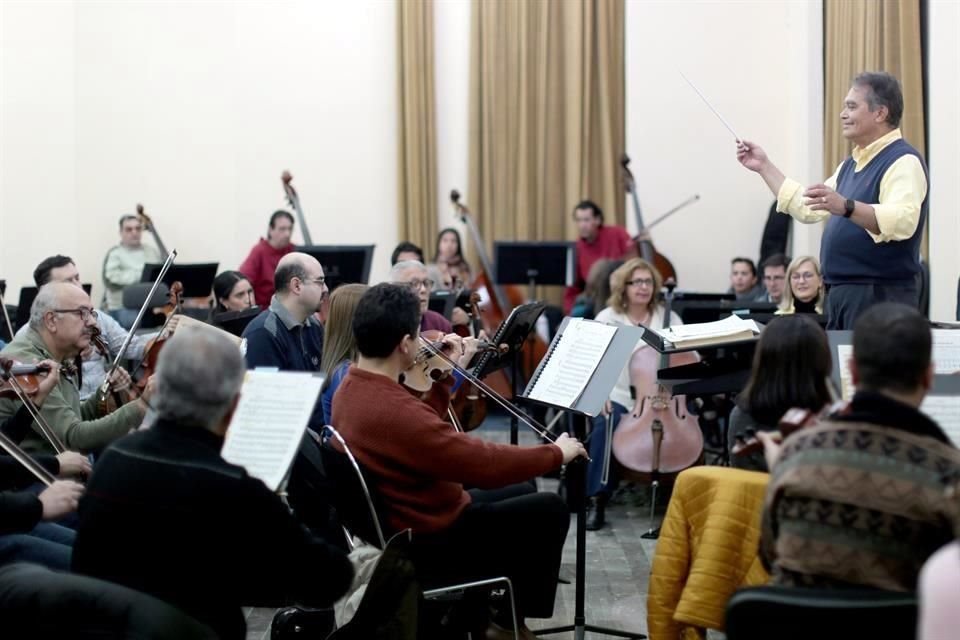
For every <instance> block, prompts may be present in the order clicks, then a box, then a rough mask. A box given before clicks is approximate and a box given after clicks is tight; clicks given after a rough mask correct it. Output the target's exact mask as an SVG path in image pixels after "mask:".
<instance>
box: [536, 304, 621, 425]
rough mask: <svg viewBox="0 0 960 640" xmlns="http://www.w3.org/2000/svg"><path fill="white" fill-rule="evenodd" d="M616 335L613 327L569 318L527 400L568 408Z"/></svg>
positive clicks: (588, 380)
mask: <svg viewBox="0 0 960 640" xmlns="http://www.w3.org/2000/svg"><path fill="white" fill-rule="evenodd" d="M616 333H617V328H616V327H614V326H611V325H607V324H603V323H602V322H594V321H592V320H584V319H582V318H571V319H570V321H569V322H568V323H567V328H566V329H564V331H563V335H562V336H561V337H560V342H558V343H557V346H556V349H554V351H553V353H552V354H551V355H550V359H549V360H548V361H547V363H546V364H545V365H544V366H543V369H542V370H541V371H540V377H539V378H537V383H536V385H535V386H534V387H533V389H532V390H531V391H530V396H529V397H530V398H532V399H533V400H539V401H540V402H547V403H549V404H552V405H555V406H560V407H567V408H572V407H573V405H574V404H575V403H576V402H577V399H579V398H580V395H581V394H582V393H583V390H584V389H585V388H586V386H587V383H588V382H590V378H591V377H592V376H593V372H594V371H596V370H597V365H599V364H600V360H602V359H603V354H605V353H606V352H607V347H609V346H610V342H611V341H612V340H613V337H614V335H616Z"/></svg>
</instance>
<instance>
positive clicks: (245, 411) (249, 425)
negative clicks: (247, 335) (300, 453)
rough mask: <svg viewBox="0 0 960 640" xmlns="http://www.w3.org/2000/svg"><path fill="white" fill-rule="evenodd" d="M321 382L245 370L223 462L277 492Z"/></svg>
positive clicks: (297, 374) (295, 375)
mask: <svg viewBox="0 0 960 640" xmlns="http://www.w3.org/2000/svg"><path fill="white" fill-rule="evenodd" d="M322 385H323V377H322V376H315V375H313V374H311V373H301V372H297V371H265V370H259V369H255V370H253V371H247V374H246V378H245V379H244V381H243V388H242V389H241V391H240V403H239V405H238V406H237V410H236V412H235V413H234V414H233V419H232V420H231V421H230V428H229V430H228V431H227V437H226V440H225V441H224V443H223V450H222V451H221V452H220V453H221V455H222V456H223V459H224V460H226V461H227V462H230V463H232V464H236V465H239V466H241V467H243V468H244V469H246V470H247V473H249V474H250V475H251V476H253V477H254V478H259V479H260V480H262V481H263V483H264V484H265V485H267V487H268V488H269V489H270V490H271V491H277V489H279V488H280V485H281V484H282V483H283V479H284V478H285V477H286V475H287V471H288V470H289V469H290V464H291V463H292V462H293V456H294V455H296V453H297V449H298V448H299V446H300V440H301V438H303V433H304V430H305V429H306V428H307V424H308V422H309V421H310V416H311V415H312V414H313V409H314V407H315V406H316V404H317V398H318V397H319V396H320V387H321V386H322Z"/></svg>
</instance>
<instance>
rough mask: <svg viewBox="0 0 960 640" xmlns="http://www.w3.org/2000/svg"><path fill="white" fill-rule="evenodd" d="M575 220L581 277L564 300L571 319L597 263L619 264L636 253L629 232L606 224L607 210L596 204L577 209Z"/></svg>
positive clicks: (587, 203) (574, 210)
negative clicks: (612, 262) (627, 256)
mask: <svg viewBox="0 0 960 640" xmlns="http://www.w3.org/2000/svg"><path fill="white" fill-rule="evenodd" d="M573 219H574V221H575V222H576V223H577V233H578V234H579V235H580V238H579V239H578V240H577V273H576V276H575V278H574V281H573V286H571V287H567V290H566V293H565V294H564V296H563V312H564V313H565V314H567V315H569V314H570V310H571V309H572V308H573V301H574V300H576V298H577V296H578V295H580V294H581V293H582V292H583V288H584V286H585V285H586V282H587V274H588V273H590V267H592V266H593V263H594V262H596V261H597V260H600V259H602V258H610V259H612V260H619V259H621V258H623V257H624V256H625V255H626V254H627V253H629V252H630V251H631V250H633V249H634V242H633V239H632V238H631V237H630V234H629V233H627V230H626V229H624V228H623V227H618V226H605V225H604V224H603V209H601V208H600V207H598V206H597V204H596V203H595V202H592V201H590V200H584V201H583V202H581V203H579V204H578V205H577V206H576V207H574V209H573Z"/></svg>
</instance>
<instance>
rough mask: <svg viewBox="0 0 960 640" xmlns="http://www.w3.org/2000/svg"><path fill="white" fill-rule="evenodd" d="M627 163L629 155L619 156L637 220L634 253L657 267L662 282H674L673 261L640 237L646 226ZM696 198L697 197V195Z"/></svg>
mask: <svg viewBox="0 0 960 640" xmlns="http://www.w3.org/2000/svg"><path fill="white" fill-rule="evenodd" d="M629 164H630V156H628V155H627V154H623V155H622V156H621V157H620V167H621V168H622V169H623V186H624V189H625V190H626V192H627V193H629V194H630V199H631V201H632V202H633V214H634V216H635V218H636V221H637V237H636V238H635V239H634V240H635V242H636V253H637V255H638V256H640V257H641V258H643V259H644V260H646V261H647V262H649V263H650V264H652V265H653V266H655V267H656V268H657V271H659V272H660V275H661V276H663V280H664V282H666V281H668V280H671V279H672V280H673V281H674V282H676V280H677V271H676V269H674V268H673V263H672V262H670V260H669V259H668V258H667V257H666V256H665V255H663V254H662V253H658V252H657V250H656V248H655V247H654V246H653V240H650V239H642V236H643V235H644V233H643V232H644V231H646V227H645V226H644V224H643V212H642V211H641V210H640V199H639V198H638V197H637V183H636V180H635V179H634V177H633V173H632V172H631V171H630V168H629V166H628V165H629ZM697 198H698V199H699V196H697ZM648 235H649V234H648Z"/></svg>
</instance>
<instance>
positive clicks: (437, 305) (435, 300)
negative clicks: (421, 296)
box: [427, 291, 457, 320]
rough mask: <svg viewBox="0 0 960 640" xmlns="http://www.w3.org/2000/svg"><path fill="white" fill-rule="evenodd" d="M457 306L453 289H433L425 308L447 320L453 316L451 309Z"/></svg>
mask: <svg viewBox="0 0 960 640" xmlns="http://www.w3.org/2000/svg"><path fill="white" fill-rule="evenodd" d="M456 306H457V294H456V293H455V292H453V291H434V292H432V293H431V294H430V301H429V302H428V303H427V308H428V309H430V311H433V312H435V313H439V314H440V315H442V316H443V317H444V318H446V319H447V320H450V319H451V318H452V317H453V310H454V308H455V307H456Z"/></svg>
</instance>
